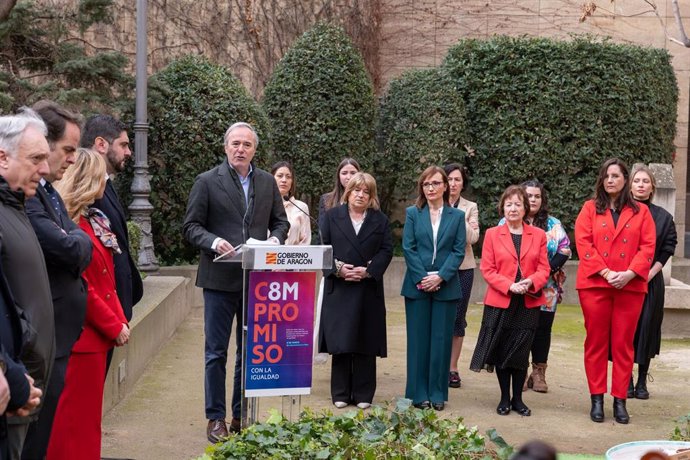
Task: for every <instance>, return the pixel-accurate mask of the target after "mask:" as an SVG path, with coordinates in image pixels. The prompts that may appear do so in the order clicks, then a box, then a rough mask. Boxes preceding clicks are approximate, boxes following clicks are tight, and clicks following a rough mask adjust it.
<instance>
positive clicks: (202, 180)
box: [183, 160, 290, 292]
mask: <svg viewBox="0 0 690 460" xmlns="http://www.w3.org/2000/svg"><path fill="white" fill-rule="evenodd" d="M247 208H249V209H247ZM289 229H290V223H289V222H288V220H287V216H286V215H285V206H284V205H283V198H282V197H281V196H280V192H279V191H278V186H277V185H276V181H275V179H274V178H273V176H272V175H271V174H269V173H267V172H266V171H262V170H261V169H258V168H256V167H254V168H253V172H252V173H251V181H250V185H249V200H248V202H247V200H245V196H244V190H242V185H241V184H240V179H239V176H238V175H237V172H235V170H233V169H232V168H231V167H230V165H229V163H228V161H227V160H225V161H223V163H221V164H220V165H218V166H216V167H215V168H213V169H211V170H210V171H206V172H205V173H202V174H200V175H199V176H197V178H196V181H195V182H194V185H193V186H192V190H191V192H190V193H189V201H188V203H187V213H186V215H185V220H184V227H183V231H184V236H185V238H186V239H187V241H189V242H190V243H191V244H192V245H193V246H194V247H196V248H199V249H200V250H201V258H200V260H199V270H198V272H197V277H196V285H197V286H199V287H201V288H207V289H215V290H219V291H226V292H238V291H241V290H242V267H241V264H240V263H234V262H228V263H214V262H213V258H214V257H215V256H216V253H215V252H214V251H213V250H212V249H211V246H212V245H213V242H214V241H215V239H216V238H218V237H220V238H223V239H225V240H226V241H228V242H229V243H230V244H232V245H233V246H237V245H238V244H241V243H244V242H245V241H246V240H247V239H248V238H256V239H258V240H265V239H266V238H267V235H269V232H270V236H275V237H276V238H278V240H279V241H280V243H281V244H283V243H284V242H285V238H287V233H288V230H289Z"/></svg>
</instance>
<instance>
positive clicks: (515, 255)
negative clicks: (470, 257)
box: [470, 185, 551, 416]
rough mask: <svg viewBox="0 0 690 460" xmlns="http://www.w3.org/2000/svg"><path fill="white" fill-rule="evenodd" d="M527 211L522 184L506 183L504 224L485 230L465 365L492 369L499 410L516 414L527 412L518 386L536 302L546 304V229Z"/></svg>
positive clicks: (523, 374)
mask: <svg viewBox="0 0 690 460" xmlns="http://www.w3.org/2000/svg"><path fill="white" fill-rule="evenodd" d="M528 210H529V200H528V199H527V194H526V192H525V190H524V189H523V188H522V187H520V186H518V185H511V186H510V187H508V188H507V189H506V190H505V192H503V195H502V196H501V200H500V202H499V205H498V212H499V214H500V215H501V216H503V217H505V219H506V224H505V225H501V226H498V227H493V228H490V229H488V230H487V231H486V235H485V236H484V245H483V246H482V260H481V264H480V266H479V268H480V270H481V272H482V276H484V279H485V280H486V284H487V288H486V294H485V295H484V316H483V318H482V326H481V329H480V330H479V337H478V338H477V346H476V347H475V349H474V355H473V356H472V361H471V363H470V369H471V370H473V371H476V372H479V371H481V370H482V369H486V370H487V371H489V372H492V371H493V370H494V368H495V369H496V377H498V384H499V386H500V388H501V401H500V402H499V404H498V407H497V408H496V412H497V413H498V414H499V415H508V414H509V413H510V410H511V408H512V409H513V410H514V411H516V412H517V413H518V414H520V415H523V416H529V415H531V411H530V409H529V408H528V407H527V406H526V405H525V403H524V402H523V401H522V385H523V383H524V382H525V377H526V376H527V367H528V365H529V353H530V349H531V348H532V340H533V339H534V333H535V331H536V329H537V325H538V323H539V307H540V306H541V305H543V304H544V303H546V299H545V297H544V293H543V292H542V288H543V287H544V286H545V285H546V282H547V281H548V278H549V273H550V270H551V269H550V267H549V260H548V258H547V256H546V233H544V230H542V229H540V228H537V227H532V226H530V225H527V224H525V222H524V219H525V216H526V213H527V211H528ZM511 380H512V390H513V396H512V398H511V396H510V390H511Z"/></svg>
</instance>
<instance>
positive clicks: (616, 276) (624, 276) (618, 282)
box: [599, 268, 635, 289]
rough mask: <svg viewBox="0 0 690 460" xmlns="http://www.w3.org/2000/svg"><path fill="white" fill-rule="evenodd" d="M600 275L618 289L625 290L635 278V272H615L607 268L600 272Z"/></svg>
mask: <svg viewBox="0 0 690 460" xmlns="http://www.w3.org/2000/svg"><path fill="white" fill-rule="evenodd" d="M599 274H600V275H601V276H603V277H604V278H605V279H606V281H608V283H609V284H610V285H611V286H613V287H615V288H616V289H623V288H624V287H625V286H626V285H627V284H628V283H629V282H630V281H632V279H633V278H635V272H634V271H632V270H625V271H623V272H614V271H613V270H609V269H608V268H605V269H604V270H602V271H600V272H599Z"/></svg>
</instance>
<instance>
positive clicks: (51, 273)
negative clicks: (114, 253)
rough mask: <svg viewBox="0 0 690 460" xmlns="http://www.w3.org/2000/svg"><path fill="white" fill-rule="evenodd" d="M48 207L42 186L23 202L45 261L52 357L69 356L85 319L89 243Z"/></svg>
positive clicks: (66, 218)
mask: <svg viewBox="0 0 690 460" xmlns="http://www.w3.org/2000/svg"><path fill="white" fill-rule="evenodd" d="M60 205H61V207H62V208H63V211H62V215H58V214H57V212H56V211H55V209H54V208H53V206H52V203H51V201H50V198H49V197H48V193H47V192H46V190H45V188H44V187H43V186H42V185H39V186H38V188H37V189H36V196H34V197H33V198H31V199H29V200H27V201H26V214H27V215H28V216H29V221H30V222H31V226H32V227H33V229H34V232H36V236H37V237H38V242H39V243H40V245H41V249H42V250H43V256H44V258H45V261H46V269H47V271H48V279H49V281H50V292H51V295H52V297H53V314H54V315H55V347H56V348H55V357H56V358H60V357H64V356H69V354H70V351H71V350H72V345H74V342H76V341H77V339H78V338H79V334H80V333H81V328H82V326H83V324H84V318H85V316H86V283H85V282H84V280H83V279H82V277H81V274H82V272H83V271H84V270H85V269H86V267H87V266H88V265H89V263H90V262H91V251H92V249H93V248H92V246H91V240H90V239H89V236H88V235H87V234H86V233H84V232H83V231H82V230H81V229H80V228H79V226H78V225H77V224H75V223H74V222H72V221H71V220H70V219H69V217H68V216H67V211H66V210H65V209H64V204H63V203H62V200H60Z"/></svg>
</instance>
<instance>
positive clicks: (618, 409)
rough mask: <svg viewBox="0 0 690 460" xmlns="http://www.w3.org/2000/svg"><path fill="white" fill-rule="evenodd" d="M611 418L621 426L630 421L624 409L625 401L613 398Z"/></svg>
mask: <svg viewBox="0 0 690 460" xmlns="http://www.w3.org/2000/svg"><path fill="white" fill-rule="evenodd" d="M613 418H614V419H615V420H616V422H618V423H622V424H623V425H625V424H627V423H628V422H629V421H630V416H629V415H628V410H627V409H626V408H625V399H620V398H613Z"/></svg>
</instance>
